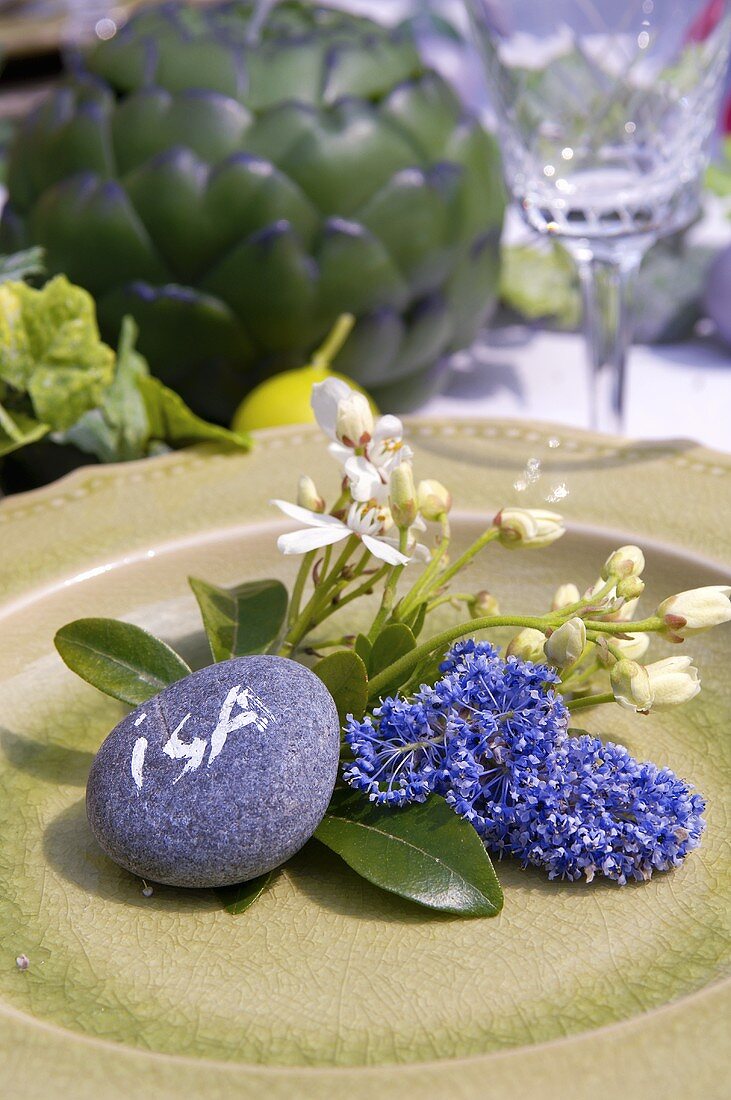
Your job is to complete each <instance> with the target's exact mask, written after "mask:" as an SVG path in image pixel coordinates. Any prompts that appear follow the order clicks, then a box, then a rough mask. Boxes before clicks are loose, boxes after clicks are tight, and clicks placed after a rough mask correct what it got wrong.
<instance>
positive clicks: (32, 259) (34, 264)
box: [0, 246, 46, 283]
mask: <svg viewBox="0 0 731 1100" xmlns="http://www.w3.org/2000/svg"><path fill="white" fill-rule="evenodd" d="M44 261H45V252H44V250H43V249H42V248H38V247H37V246H35V247H34V248H26V249H25V250H24V251H23V252H13V253H11V254H10V255H9V256H0V283H8V282H16V281H19V280H21V279H28V278H30V276H32V275H45V271H46V268H45V262H44Z"/></svg>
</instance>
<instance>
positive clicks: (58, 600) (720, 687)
mask: <svg viewBox="0 0 731 1100" xmlns="http://www.w3.org/2000/svg"><path fill="white" fill-rule="evenodd" d="M410 431H411V434H412V437H413V439H414V441H415V443H416V447H417V461H418V473H419V474H421V475H422V476H426V475H430V476H435V477H438V478H439V479H440V480H442V481H444V482H446V483H447V484H448V485H450V486H451V487H452V490H453V493H454V496H455V500H456V509H457V523H456V525H457V528H458V531H459V536H460V538H461V539H466V538H467V537H468V535H469V534H470V533H471V532H472V531H475V530H477V526H478V524H479V523H481V522H482V521H483V520H484V518H485V517H488V516H490V515H492V513H493V512H494V511H495V510H496V509H497V508H498V507H499V506H500V505H503V504H507V503H516V502H520V503H525V504H528V505H533V506H536V505H539V504H543V505H544V506H545V505H546V500H547V498H552V499H554V500H555V499H557V498H562V499H561V504H560V507H561V509H562V511H563V512H564V513H565V515H566V516H567V517H568V520H569V523H570V532H569V534H568V535H567V537H566V538H565V539H564V540H562V541H561V542H560V543H558V544H556V545H555V546H554V547H552V548H551V549H550V550H548V551H542V552H541V553H530V552H526V553H523V554H520V553H507V552H505V551H502V550H500V549H499V548H492V549H491V550H490V551H489V553H488V555H487V556H486V557H485V558H484V559H483V561H482V562H481V563H480V564H479V567H478V568H476V569H475V571H474V573H473V576H472V578H471V579H470V581H469V582H468V583H470V584H472V585H474V586H475V587H477V586H478V585H479V586H481V587H484V586H487V587H489V588H490V589H491V590H492V591H493V592H494V593H495V594H496V595H497V596H498V597H499V598H500V600H501V602H502V603H503V605H504V606H505V605H507V604H508V603H511V604H512V606H514V607H516V608H520V609H530V608H534V607H547V606H548V604H549V602H550V598H551V594H552V591H553V588H554V587H555V585H556V584H557V583H558V582H559V581H567V580H575V581H576V582H577V583H578V584H579V585H587V584H589V583H590V582H591V581H593V580H594V578H595V575H596V572H597V569H598V566H599V565H600V563H601V562H603V560H604V557H605V556H606V554H607V553H608V551H609V550H610V549H612V548H613V547H615V546H616V545H619V544H620V543H621V542H626V541H628V540H630V539H631V540H633V541H635V540H636V541H640V542H642V544H643V545H644V546H645V548H646V551H647V557H648V571H647V573H648V577H649V581H650V583H649V585H648V591H647V594H646V598H645V605H646V606H647V607H648V608H652V607H653V606H654V602H655V601H656V600H657V599H658V598H659V597H661V596H665V595H668V594H670V593H672V592H675V591H679V590H681V589H685V588H690V587H694V586H697V585H703V584H711V583H719V582H725V583H728V578H729V573H730V572H731V569H730V567H731V539H730V538H729V515H730V514H731V456H722V455H714V454H711V453H710V452H708V451H704V450H701V449H699V448H696V447H695V446H694V445H692V444H687V443H682V442H679V443H667V444H643V445H623V444H621V443H620V442H619V441H614V440H611V439H606V438H599V437H597V436H592V435H589V434H582V433H580V432H575V431H569V430H564V429H559V428H556V429H554V430H551V429H549V428H546V427H545V426H542V427H535V428H531V427H530V426H526V425H525V424H522V425H512V424H505V423H503V424H500V425H493V424H485V423H465V424H460V425H459V426H450V425H437V424H432V423H427V422H419V421H414V422H413V423H412V424H411V428H410ZM530 459H538V460H539V461H540V464H541V465H540V467H537V466H536V465H535V463H533V464H529V465H528V467H526V464H527V463H528V460H530ZM330 461H331V460H330V459H329V458H328V456H327V455H326V453H325V450H324V448H323V446H322V442H321V439H320V437H319V435H318V434H317V432H316V431H315V430H310V429H302V430H301V431H294V432H292V431H284V430H282V431H278V430H275V431H271V432H268V433H262V434H261V436H260V437H259V439H258V441H257V446H256V449H255V451H254V452H253V453H252V454H251V455H249V456H243V457H241V456H239V457H235V456H223V455H216V454H205V453H201V452H197V453H194V452H188V453H184V454H177V455H171V456H169V457H165V458H162V459H156V460H150V461H147V462H144V463H133V464H129V465H127V466H117V467H107V468H96V469H90V468H87V469H85V470H81V471H79V472H77V473H76V474H74V475H72V476H71V477H69V478H67V479H66V480H64V481H62V482H61V483H59V484H57V485H55V486H51V487H49V488H47V489H44V490H42V491H40V492H37V493H33V494H29V495H26V496H24V497H18V498H15V499H11V500H7V501H5V502H4V503H2V504H0V725H1V726H2V727H3V728H2V738H1V741H0V748H1V750H2V751H1V752H0V930H1V931H0V944H1V948H2V951H1V955H0V1081H2V1083H3V1089H2V1091H3V1094H4V1095H6V1096H12V1097H13V1098H18V1100H26V1098H30V1097H44V1100H45V1098H47V1097H48V1096H73V1097H75V1098H81V1100H83V1098H86V1097H88V1098H92V1097H93V1098H94V1100H99V1098H104V1097H117V1096H120V1095H123V1094H126V1093H129V1094H130V1095H136V1096H141V1097H144V1098H145V1100H147V1098H158V1097H170V1098H179V1097H181V1096H205V1097H206V1098H207V1100H217V1098H223V1097H237V1098H240V1097H250V1096H251V1097H254V1096H260V1095H266V1096H267V1097H271V1098H274V1100H278V1098H283V1100H285V1098H286V1100H291V1098H292V1097H293V1096H294V1097H297V1098H299V1097H304V1098H309V1097H321V1096H328V1097H336V1098H340V1097H342V1098H347V1100H361V1098H363V1100H365V1098H366V1097H368V1098H370V1097H373V1096H378V1097H380V1098H383V1100H389V1098H391V1097H393V1098H396V1097H398V1098H399V1100H403V1098H404V1097H407V1098H410V1097H415V1096H418V1095H419V1094H420V1093H422V1094H423V1095H425V1096H426V1095H428V1096H437V1097H445V1098H450V1100H451V1098H457V1100H460V1098H472V1097H487V1096H495V1097H498V1096H500V1097H502V1096H516V1095H522V1096H540V1097H542V1098H547V1100H553V1098H556V1100H558V1098H559V1097H562V1098H563V1097H570V1098H577V1097H578V1098H584V1097H586V1098H588V1097H607V1096H615V1095H616V1096H619V1095H620V1094H621V1096H622V1097H623V1098H627V1100H629V1098H630V1097H637V1098H639V1097H642V1098H647V1097H656V1096H658V1097H659V1096H672V1097H676V1096H677V1097H680V1096H683V1097H703V1098H707V1097H719V1098H720V1097H721V1096H722V1095H727V1092H726V1070H727V1066H726V1065H725V1055H724V1050H725V1046H724V1043H725V1039H726V1030H725V1029H726V1024H725V1020H726V1019H728V1009H729V1000H730V998H729V994H728V987H727V986H725V985H724V984H723V979H724V976H725V975H726V974H727V972H728V955H729V936H728V932H729V925H728V912H729V907H728V895H729V862H730V861H729V845H728V838H727V836H725V835H724V831H725V828H726V826H727V819H728V801H727V796H728V790H729V779H730V778H731V759H730V754H731V747H730V746H731V741H730V740H729V735H728V729H729V722H731V678H730V677H729V675H728V656H729V650H728V643H729V634H728V632H726V633H724V631H723V630H722V629H721V630H718V631H716V632H714V633H711V634H708V635H705V636H700V637H698V638H696V639H694V640H693V644H692V645H689V646H688V651H689V652H690V653H691V654H692V655H693V656H694V657H695V658H696V659H697V660H698V663H699V664H700V665H701V668H702V670H703V675H704V690H703V692H702V694H701V695H700V696H699V698H698V699H697V700H694V701H693V703H691V704H690V705H689V706H687V707H685V708H682V709H679V710H678V712H677V713H673V712H670V713H666V715H662V716H654V715H653V716H650V717H648V718H646V719H644V720H636V721H630V719H629V717H627V716H626V715H625V712H621V711H619V708H617V713H614V710H613V709H612V710H610V711H609V713H607V712H606V710H605V711H604V712H597V714H596V716H595V717H590V718H589V719H588V720H587V724H589V725H591V727H592V728H594V729H597V728H599V727H598V726H597V723H599V722H600V720H601V719H602V718H603V720H604V721H605V722H606V723H608V725H607V728H606V730H605V732H607V733H610V734H611V735H612V736H613V737H615V738H619V739H621V740H623V741H625V743H627V744H628V745H629V747H630V748H631V749H632V751H633V752H635V753H636V754H639V755H640V756H643V757H646V758H651V759H653V760H655V761H656V762H657V763H659V764H669V765H671V766H672V767H673V768H674V769H675V770H676V771H678V772H679V773H680V774H681V775H683V776H685V777H687V778H688V779H690V780H691V781H692V782H694V783H695V784H696V785H697V787H698V788H699V789H700V790H701V791H702V792H703V793H704V794H705V795H706V797H707V799H708V804H709V809H708V831H707V835H706V838H705V840H704V843H703V846H702V848H701V849H700V851H699V852H697V853H694V854H693V855H691V857H690V858H689V859H688V860H687V861H686V863H685V864H684V866H683V867H682V868H681V869H679V870H678V871H677V872H675V873H673V874H672V875H663V876H658V877H657V878H655V879H653V881H652V882H650V883H649V884H646V885H641V886H633V887H627V888H626V889H623V890H621V889H618V888H616V887H615V886H612V885H610V884H601V883H595V884H593V885H592V886H586V885H581V884H576V885H568V884H562V883H549V882H547V881H546V880H545V879H544V878H543V877H542V875H540V874H539V873H537V872H536V873H532V872H522V871H520V870H519V869H518V868H516V867H515V866H513V865H510V864H508V863H504V864H502V865H501V867H500V872H501V877H502V880H503V883H504V887H505V898H506V900H505V908H504V911H503V913H502V914H501V915H500V916H499V917H498V918H496V919H493V920H472V921H469V920H464V921H463V920H459V919H456V918H451V917H444V916H441V917H440V916H435V915H433V914H431V913H428V912H426V911H425V910H421V909H419V908H417V907H416V906H412V905H409V904H407V903H406V902H401V901H399V899H397V898H395V897H393V896H390V895H387V894H384V893H381V892H379V891H378V890H376V889H375V888H372V887H370V886H369V885H368V884H367V883H365V882H364V881H363V880H361V879H359V878H357V877H356V876H355V875H354V874H353V873H352V872H350V871H349V870H348V868H346V867H345V866H344V865H343V864H342V863H340V862H339V861H338V860H337V859H336V858H335V857H334V856H332V855H330V854H328V853H327V852H325V850H324V849H322V848H320V846H319V845H317V844H316V843H315V842H313V843H312V844H311V845H309V846H308V847H307V848H306V849H305V850H304V851H303V852H302V853H301V854H300V856H299V857H297V858H296V859H295V860H294V861H293V862H292V863H291V864H290V865H289V866H288V867H287V869H286V870H285V871H284V872H282V873H281V874H280V875H279V877H278V878H277V879H276V882H275V883H274V885H273V886H272V887H271V888H270V889H268V890H267V892H266V893H265V894H264V895H263V897H262V898H261V899H260V901H259V902H258V903H257V904H256V906H255V907H254V908H253V909H252V910H251V911H250V912H249V913H248V914H246V915H245V916H243V917H240V918H232V917H231V916H229V915H228V914H227V913H225V912H222V911H221V910H220V909H219V908H218V907H217V905H216V902H215V899H214V897H213V896H212V894H210V893H207V892H200V893H198V892H190V893H184V892H180V891H176V890H173V889H169V888H164V887H155V890H154V893H153V895H152V896H151V897H144V896H143V894H142V891H141V882H140V881H139V880H138V879H135V878H133V877H131V876H130V875H128V874H126V873H125V872H123V871H121V870H120V869H119V868H117V867H115V866H114V865H113V864H112V863H110V862H109V861H108V860H107V859H106V858H105V857H104V856H103V855H102V854H101V852H100V851H99V850H98V849H97V848H96V846H95V844H94V841H93V840H92V837H91V835H90V833H89V831H88V828H87V826H86V821H85V816H84V808H83V794H84V782H85V778H86V773H87V769H88V767H89V764H90V761H91V759H92V755H93V753H94V751H95V749H96V747H97V746H98V744H99V742H100V741H101V739H102V738H103V737H104V735H105V734H106V732H107V731H108V730H109V729H110V728H111V726H112V725H113V724H114V723H115V722H116V721H117V720H118V719H119V718H120V716H121V714H122V710H121V708H120V707H119V706H118V705H117V704H115V703H114V702H112V701H110V700H109V699H106V698H104V697H102V696H101V695H98V694H97V693H96V692H95V691H94V690H93V689H92V688H90V687H88V686H87V685H85V684H83V683H82V682H81V681H79V680H77V679H76V678H75V677H74V676H73V675H72V674H71V673H70V672H68V670H67V669H66V668H65V667H64V666H63V665H62V663H61V661H60V659H59V658H58V657H57V656H56V654H55V652H54V649H53V645H52V638H53V634H54V631H55V630H56V629H57V628H58V627H59V626H60V625H61V624H62V623H64V622H66V621H67V620H69V619H72V618H76V617H78V616H81V615H113V616H122V617H125V618H127V619H130V620H131V621H134V622H136V623H139V624H140V625H143V626H146V627H149V628H152V629H154V630H155V631H157V632H158V633H160V634H161V635H163V636H164V637H165V638H167V639H168V640H170V641H172V642H173V643H175V644H178V645H180V646H182V647H183V649H184V650H185V652H186V653H187V654H188V655H189V656H190V657H191V659H192V660H196V659H198V660H200V659H202V655H203V649H202V647H201V643H200V639H199V636H198V634H197V631H198V623H197V615H196V609H195V603H194V600H193V597H192V595H191V594H190V592H189V591H188V589H187V585H186V577H187V576H188V575H189V574H191V573H192V574H197V575H199V576H204V577H206V578H208V579H210V580H212V581H217V582H220V583H224V584H226V583H233V582H237V581H241V580H243V579H248V578H255V577H263V576H267V575H272V574H276V575H281V576H282V577H284V578H288V577H290V576H291V574H292V572H293V571H294V568H295V566H296V563H295V562H293V561H292V560H291V559H287V560H285V559H282V558H280V557H279V555H278V554H277V552H276V550H275V548H274V536H275V534H276V533H277V532H278V531H281V530H283V529H284V524H283V523H282V522H281V517H279V518H277V515H276V514H275V513H274V512H273V510H272V509H271V508H270V507H269V505H268V500H269V498H270V497H273V496H291V494H292V492H293V485H294V483H295V481H296V475H297V474H298V473H299V471H301V470H306V471H308V472H310V473H311V474H313V475H314V476H315V478H316V480H317V481H318V483H319V484H321V485H322V487H323V488H325V487H326V488H327V489H328V491H330V492H332V491H333V490H334V488H335V486H336V480H337V475H336V471H335V468H334V467H333V466H331V465H330ZM539 472H540V476H538V477H536V474H537V473H539ZM666 651H667V647H665V648H664V649H663V643H658V653H660V652H666ZM600 716H601V717H600ZM21 953H25V954H26V955H28V956H29V958H30V962H31V965H30V969H29V970H28V971H26V972H20V971H19V970H18V969H17V968H16V966H15V958H16V956H17V955H19V954H21Z"/></svg>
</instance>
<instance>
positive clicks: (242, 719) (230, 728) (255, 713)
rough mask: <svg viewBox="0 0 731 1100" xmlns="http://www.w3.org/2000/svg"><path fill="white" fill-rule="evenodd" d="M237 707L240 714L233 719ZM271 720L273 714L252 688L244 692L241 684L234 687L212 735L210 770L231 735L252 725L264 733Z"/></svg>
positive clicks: (225, 700) (226, 699) (222, 708)
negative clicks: (233, 712)
mask: <svg viewBox="0 0 731 1100" xmlns="http://www.w3.org/2000/svg"><path fill="white" fill-rule="evenodd" d="M236 706H238V707H240V708H241V709H240V711H239V713H238V714H235V715H233V717H232V711H233V709H234V707H236ZM271 718H273V715H272V712H271V711H270V710H269V709H268V708H267V707H266V706H265V705H264V703H262V701H261V699H259V698H258V696H256V695H254V693H253V691H252V690H251V688H244V689H243V691H242V690H241V685H240V684H237V685H236V687H232V688H231V690H230V691H229V693H228V695H227V696H226V698H225V699H224V701H223V706H222V707H221V710H220V713H219V715H218V723H217V725H216V728H215V729H214V731H213V733H212V734H211V751H210V753H209V755H208V767H209V768H210V766H211V764H212V763H213V761H214V760H215V759H216V757H217V756H218V755H219V753H220V752H221V750H222V748H223V746H224V745H225V744H226V738H227V737H228V735H229V733H234V732H235V731H236V730H240V729H242V728H243V727H244V726H250V725H252V723H253V724H254V725H255V726H256V728H257V729H258V730H261V731H262V732H263V731H264V730H265V729H266V728H267V726H268V725H269V721H270V719H271Z"/></svg>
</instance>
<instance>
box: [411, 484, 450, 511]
mask: <svg viewBox="0 0 731 1100" xmlns="http://www.w3.org/2000/svg"><path fill="white" fill-rule="evenodd" d="M417 499H418V502H419V511H420V512H421V514H422V516H423V517H424V519H430V520H437V519H441V517H442V516H446V514H447V512H448V511H449V509H450V508H451V507H452V494H451V493H450V492H449V490H448V489H445V487H444V486H443V485H442V483H441V482H440V481H431V480H428V481H420V482H419V489H418V493H417Z"/></svg>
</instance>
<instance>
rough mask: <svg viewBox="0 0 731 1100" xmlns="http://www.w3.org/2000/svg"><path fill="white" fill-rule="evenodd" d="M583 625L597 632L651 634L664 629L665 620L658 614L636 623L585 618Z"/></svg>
mask: <svg viewBox="0 0 731 1100" xmlns="http://www.w3.org/2000/svg"><path fill="white" fill-rule="evenodd" d="M584 625H585V626H586V629H587V630H594V631H596V632H597V633H598V634H653V633H657V631H659V630H664V628H665V621H664V620H663V619H661V618H660V617H659V615H653V616H652V617H651V618H650V619H642V620H641V621H640V622H637V623H635V622H631V621H628V622H619V623H606V622H593V621H592V620H591V619H585V620H584Z"/></svg>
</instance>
